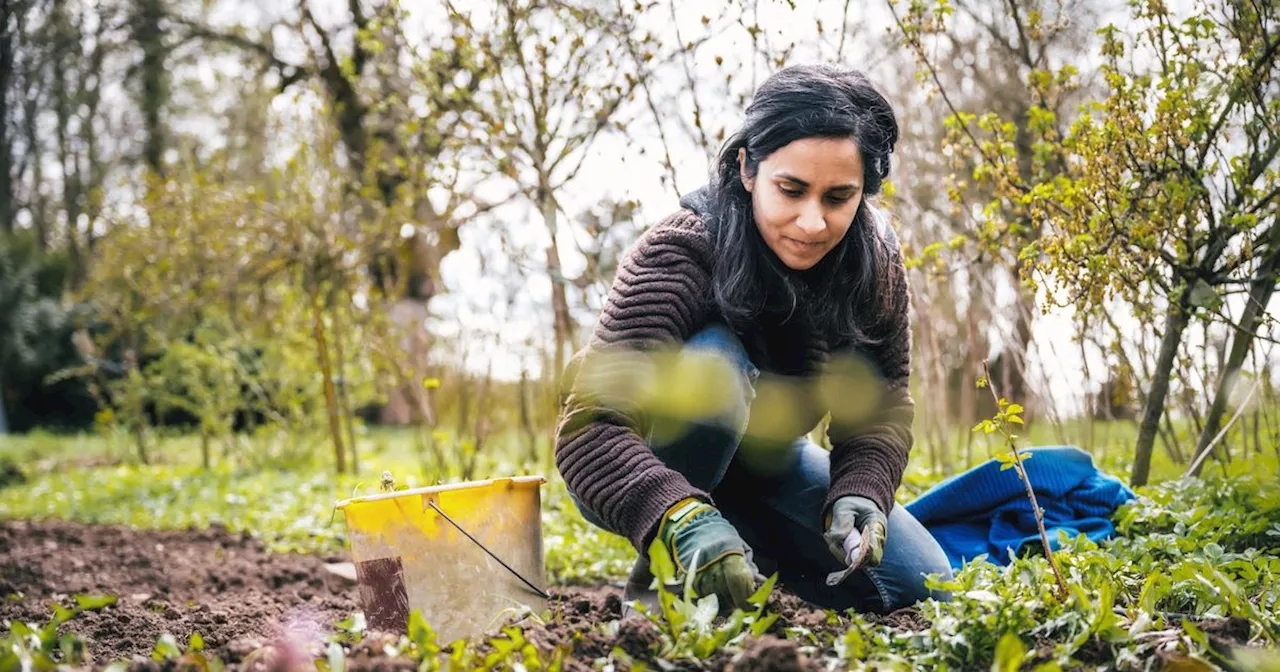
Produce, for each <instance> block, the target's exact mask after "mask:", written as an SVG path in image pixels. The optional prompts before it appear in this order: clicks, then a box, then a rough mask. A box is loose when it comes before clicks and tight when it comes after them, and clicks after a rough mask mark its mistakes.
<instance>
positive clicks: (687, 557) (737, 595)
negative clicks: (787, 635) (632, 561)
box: [658, 497, 759, 611]
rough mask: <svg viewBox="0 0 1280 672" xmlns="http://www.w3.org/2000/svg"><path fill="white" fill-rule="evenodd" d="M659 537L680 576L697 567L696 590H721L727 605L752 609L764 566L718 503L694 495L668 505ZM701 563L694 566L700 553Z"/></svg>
mask: <svg viewBox="0 0 1280 672" xmlns="http://www.w3.org/2000/svg"><path fill="white" fill-rule="evenodd" d="M658 539H659V540H660V542H661V543H662V547H663V548H665V549H666V550H667V553H668V554H669V555H670V556H671V559H672V561H673V562H674V563H675V566H676V572H677V576H685V574H686V573H687V572H690V571H692V572H693V575H694V578H693V590H694V592H695V593H696V594H697V595H698V596H699V597H703V596H706V595H715V596H716V598H717V600H718V601H719V603H720V608H721V609H722V610H725V611H728V610H730V609H733V608H735V607H736V608H738V609H743V610H746V609H750V608H751V603H750V602H748V598H750V597H751V595H752V594H753V593H754V592H755V590H756V585H755V584H756V576H758V575H759V571H758V570H757V569H756V567H755V565H754V564H753V563H752V562H751V549H750V548H749V547H748V546H747V543H746V542H745V541H743V540H742V537H740V536H738V531H737V530H736V529H734V527H733V525H732V524H730V523H729V521H727V520H725V519H724V516H722V515H720V512H719V511H717V510H716V509H715V507H713V506H711V505H710V504H707V503H705V502H702V501H700V500H697V499H694V498H692V497H690V498H687V499H684V500H681V501H680V502H677V503H676V505H675V506H672V507H671V508H670V509H667V513H666V514H665V515H664V516H663V518H662V523H661V526H660V527H659V529H658ZM695 555H696V556H697V560H696V562H697V566H696V567H694V566H693V563H694V562H695V560H694V556H695Z"/></svg>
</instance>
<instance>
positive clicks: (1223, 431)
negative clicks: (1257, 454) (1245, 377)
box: [1182, 376, 1262, 478]
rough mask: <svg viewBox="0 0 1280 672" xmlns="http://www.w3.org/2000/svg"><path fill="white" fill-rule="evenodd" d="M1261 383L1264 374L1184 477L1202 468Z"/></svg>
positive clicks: (1193, 461) (1188, 468)
mask: <svg viewBox="0 0 1280 672" xmlns="http://www.w3.org/2000/svg"><path fill="white" fill-rule="evenodd" d="M1261 384H1262V376H1259V377H1258V380H1256V381H1254V383H1253V387H1252V388H1250V389H1249V394H1247V395H1245V398H1244V400H1243V401H1241V402H1240V406H1239V407H1238V408H1237V409H1236V412H1235V415H1232V416H1231V419H1230V420H1228V421H1227V424H1225V425H1223V426H1222V429H1221V430H1219V431H1218V435H1217V436H1215V437H1213V440H1212V441H1210V442H1209V445H1207V446H1205V447H1204V450H1202V451H1200V454H1199V455H1197V456H1196V459H1194V460H1192V461H1191V466H1189V467H1187V471H1186V473H1184V474H1183V475H1182V477H1183V478H1187V477H1188V476H1191V475H1192V474H1194V473H1195V472H1196V470H1197V469H1199V468H1200V464H1201V463H1202V462H1204V460H1205V458H1206V457H1209V453H1212V452H1213V448H1214V446H1216V445H1218V442H1219V441H1221V440H1222V437H1224V436H1226V435H1227V431H1228V430H1230V429H1231V425H1234V424H1235V423H1236V420H1239V419H1240V414H1241V413H1243V412H1244V409H1245V407H1247V406H1248V405H1249V400H1250V399H1253V393H1254V392H1257V391H1258V386H1259V385H1261ZM1246 452H1247V451H1246Z"/></svg>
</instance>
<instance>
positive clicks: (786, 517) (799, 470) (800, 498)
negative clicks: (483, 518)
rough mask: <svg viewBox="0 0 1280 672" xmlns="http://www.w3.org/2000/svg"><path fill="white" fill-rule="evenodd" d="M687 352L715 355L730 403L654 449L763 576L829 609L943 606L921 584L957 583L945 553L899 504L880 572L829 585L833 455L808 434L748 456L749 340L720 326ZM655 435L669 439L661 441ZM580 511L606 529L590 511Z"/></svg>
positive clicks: (836, 565) (834, 563) (753, 376)
mask: <svg viewBox="0 0 1280 672" xmlns="http://www.w3.org/2000/svg"><path fill="white" fill-rule="evenodd" d="M682 352H683V353H696V354H697V355H699V356H706V355H713V356H716V357H720V358H723V360H724V361H725V362H727V363H728V364H729V365H730V367H729V368H730V369H731V370H732V371H733V372H734V378H733V380H732V381H730V382H729V385H730V386H731V387H732V388H734V389H732V390H731V396H730V397H729V398H730V399H731V401H732V403H729V404H727V405H726V406H725V408H724V409H723V410H722V411H721V412H720V414H719V415H718V416H716V417H706V418H699V419H697V420H696V421H694V422H693V423H692V424H690V423H689V422H688V421H687V420H685V421H682V422H683V426H682V427H680V428H678V431H669V430H664V429H663V428H657V429H655V430H654V431H653V432H651V433H650V436H649V437H647V438H648V440H649V447H650V448H651V449H652V450H653V452H654V454H655V455H657V456H658V457H659V458H661V459H662V461H663V463H664V464H666V465H667V466H668V467H670V468H672V469H674V470H676V471H678V472H680V473H681V474H683V475H684V476H685V478H687V479H688V480H689V482H690V483H691V484H692V485H693V486H694V487H697V488H700V489H702V490H705V491H707V492H710V493H711V496H712V498H713V499H714V500H715V504H716V507H717V508H719V509H720V512H721V513H722V514H723V515H724V516H725V518H727V519H728V520H729V521H730V522H731V523H733V525H734V527H736V528H737V529H738V533H739V534H741V535H742V538H743V540H744V541H746V542H747V544H749V545H750V546H751V548H752V550H753V551H754V560H755V563H756V564H757V566H759V568H760V570H761V571H762V572H763V573H764V574H766V575H768V574H772V573H774V572H777V573H778V575H779V576H778V579H779V583H780V584H781V585H782V586H783V587H785V588H786V589H787V590H788V591H790V592H792V593H794V594H796V595H797V596H798V597H800V598H802V599H804V600H806V601H808V602H811V603H813V604H816V605H819V606H822V607H826V608H830V609H848V608H854V609H857V610H859V611H873V612H881V613H884V612H889V611H893V610H895V609H899V608H902V607H905V606H909V605H911V604H914V603H915V602H917V601H919V600H922V599H924V598H926V597H935V598H939V599H945V598H946V595H945V594H937V593H935V594H931V593H930V591H929V590H928V589H927V588H926V587H925V585H924V577H925V576H926V575H928V574H934V573H936V574H940V575H941V576H942V578H944V579H947V578H950V577H951V567H950V564H949V563H948V562H947V556H946V554H945V553H943V551H942V548H941V547H940V546H939V545H938V542H937V541H936V540H934V538H933V536H932V535H931V534H929V531H928V530H926V529H925V528H924V526H922V525H921V524H920V523H919V522H918V521H917V520H916V519H915V518H914V517H912V515H911V514H910V513H908V512H907V511H906V509H904V508H902V507H901V506H898V505H894V507H893V510H892V511H890V512H889V514H888V519H889V527H888V534H887V537H886V541H885V548H884V558H883V560H882V561H881V563H880V565H879V566H878V567H867V568H864V569H862V570H859V571H857V572H855V573H854V574H853V575H852V576H851V577H850V578H849V579H847V580H846V581H845V582H844V583H843V584H841V585H839V586H836V587H828V586H827V585H826V577H827V574H828V573H830V572H834V571H838V570H840V569H843V564H842V563H841V562H840V561H839V560H837V559H836V558H835V556H833V555H832V554H831V551H830V550H828V548H827V544H826V541H825V540H824V539H823V537H822V533H823V521H822V507H823V504H824V502H825V500H826V495H827V490H828V489H829V487H830V482H831V481H830V453H828V452H827V451H826V450H824V449H822V448H821V447H820V446H818V445H816V444H814V443H812V442H811V441H809V439H808V437H804V436H802V437H800V438H798V439H796V440H794V441H793V442H790V443H789V444H784V445H782V446H756V445H755V444H754V443H751V442H748V444H749V445H750V448H747V449H744V450H742V451H740V448H742V447H743V446H744V445H746V444H744V442H743V437H744V434H745V431H746V426H747V420H748V418H749V417H750V412H751V406H752V402H753V401H754V400H755V396H756V395H755V383H756V380H757V378H758V377H759V373H760V372H759V370H758V369H757V368H756V366H755V365H753V364H752V363H751V360H750V358H749V356H748V355H747V352H746V350H745V348H744V347H743V345H742V342H741V341H740V340H739V339H738V337H737V336H736V335H735V334H734V333H733V332H732V331H731V330H729V329H728V328H727V327H725V326H723V325H713V326H709V327H707V328H706V329H704V330H702V331H700V332H698V333H697V334H695V335H694V336H693V337H692V338H690V339H689V340H688V341H687V342H686V343H685V345H684V349H683V351H682ZM655 436H664V437H672V438H669V440H664V441H656V440H654V437H655ZM760 456H764V458H765V459H760ZM575 501H576V499H575ZM579 508H580V509H581V507H579ZM582 513H583V515H584V516H585V517H586V518H587V520H588V521H590V522H592V523H593V524H596V525H599V524H600V522H599V520H598V519H597V518H596V517H595V516H594V515H592V514H591V513H590V512H588V511H586V510H583V511H582Z"/></svg>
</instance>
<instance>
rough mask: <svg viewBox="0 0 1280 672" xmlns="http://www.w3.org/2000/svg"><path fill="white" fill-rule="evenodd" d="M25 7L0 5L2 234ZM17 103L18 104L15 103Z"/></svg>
mask: <svg viewBox="0 0 1280 672" xmlns="http://www.w3.org/2000/svg"><path fill="white" fill-rule="evenodd" d="M20 4H21V3H15V2H8V1H6V2H0V231H5V232H12V231H13V221H14V206H13V194H14V188H13V183H14V175H13V138H12V137H10V135H9V119H10V118H11V117H12V116H13V115H12V113H11V112H10V105H9V97H10V93H11V91H12V89H13V86H14V82H13V79H14V77H13V74H14V73H13V61H14V54H15V50H16V49H17V42H18V40H19V34H18V33H17V32H16V31H15V32H10V31H9V24H10V17H11V16H14V15H15V14H20V13H21V12H22V11H24V10H25V9H26V8H25V7H19V6H18V5H20ZM13 24H14V25H15V26H21V25H22V19H21V18H18V17H15V18H14V20H13ZM15 102H16V101H15ZM4 431H5V424H4V409H3V404H2V403H0V434H3V433H4Z"/></svg>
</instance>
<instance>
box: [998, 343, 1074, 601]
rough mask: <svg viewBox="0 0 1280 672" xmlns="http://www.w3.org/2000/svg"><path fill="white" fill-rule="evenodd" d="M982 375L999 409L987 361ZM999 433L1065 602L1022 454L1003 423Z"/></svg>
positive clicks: (1063, 585) (1063, 586)
mask: <svg viewBox="0 0 1280 672" xmlns="http://www.w3.org/2000/svg"><path fill="white" fill-rule="evenodd" d="M982 373H983V375H984V376H986V378H987V388H988V389H990V390H991V397H992V399H993V400H994V401H995V402H996V408H1000V395H999V394H997V393H996V386H995V383H994V382H993V381H992V380H991V370H990V369H989V368H988V366H987V360H983V361H982ZM1002 410H1003V409H1002ZM1000 433H1002V434H1004V438H1005V442H1006V443H1008V444H1009V449H1010V450H1012V451H1013V461H1014V468H1016V469H1017V470H1018V478H1021V479H1022V484H1023V485H1024V486H1026V488H1027V498H1028V499H1030V500H1031V511H1032V512H1033V513H1035V516H1036V528H1037V529H1039V530H1040V544H1041V545H1042V546H1044V557H1046V558H1048V560H1049V567H1051V568H1052V569H1053V577H1054V578H1055V579H1057V580H1058V596H1059V598H1060V599H1064V600H1065V599H1066V598H1067V582H1066V581H1065V580H1063V578H1062V570H1061V569H1059V568H1058V561H1057V559H1055V558H1054V557H1053V549H1051V548H1049V533H1048V532H1045V529H1044V510H1043V509H1041V508H1040V502H1039V501H1038V500H1036V491H1035V490H1034V489H1033V488H1032V487H1031V479H1030V478H1028V477H1027V470H1026V467H1024V466H1023V464H1022V453H1021V452H1019V451H1018V444H1017V442H1016V441H1014V440H1013V434H1012V433H1011V432H1010V431H1009V428H1008V425H1007V424H1006V423H1004V422H1001V423H1000Z"/></svg>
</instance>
